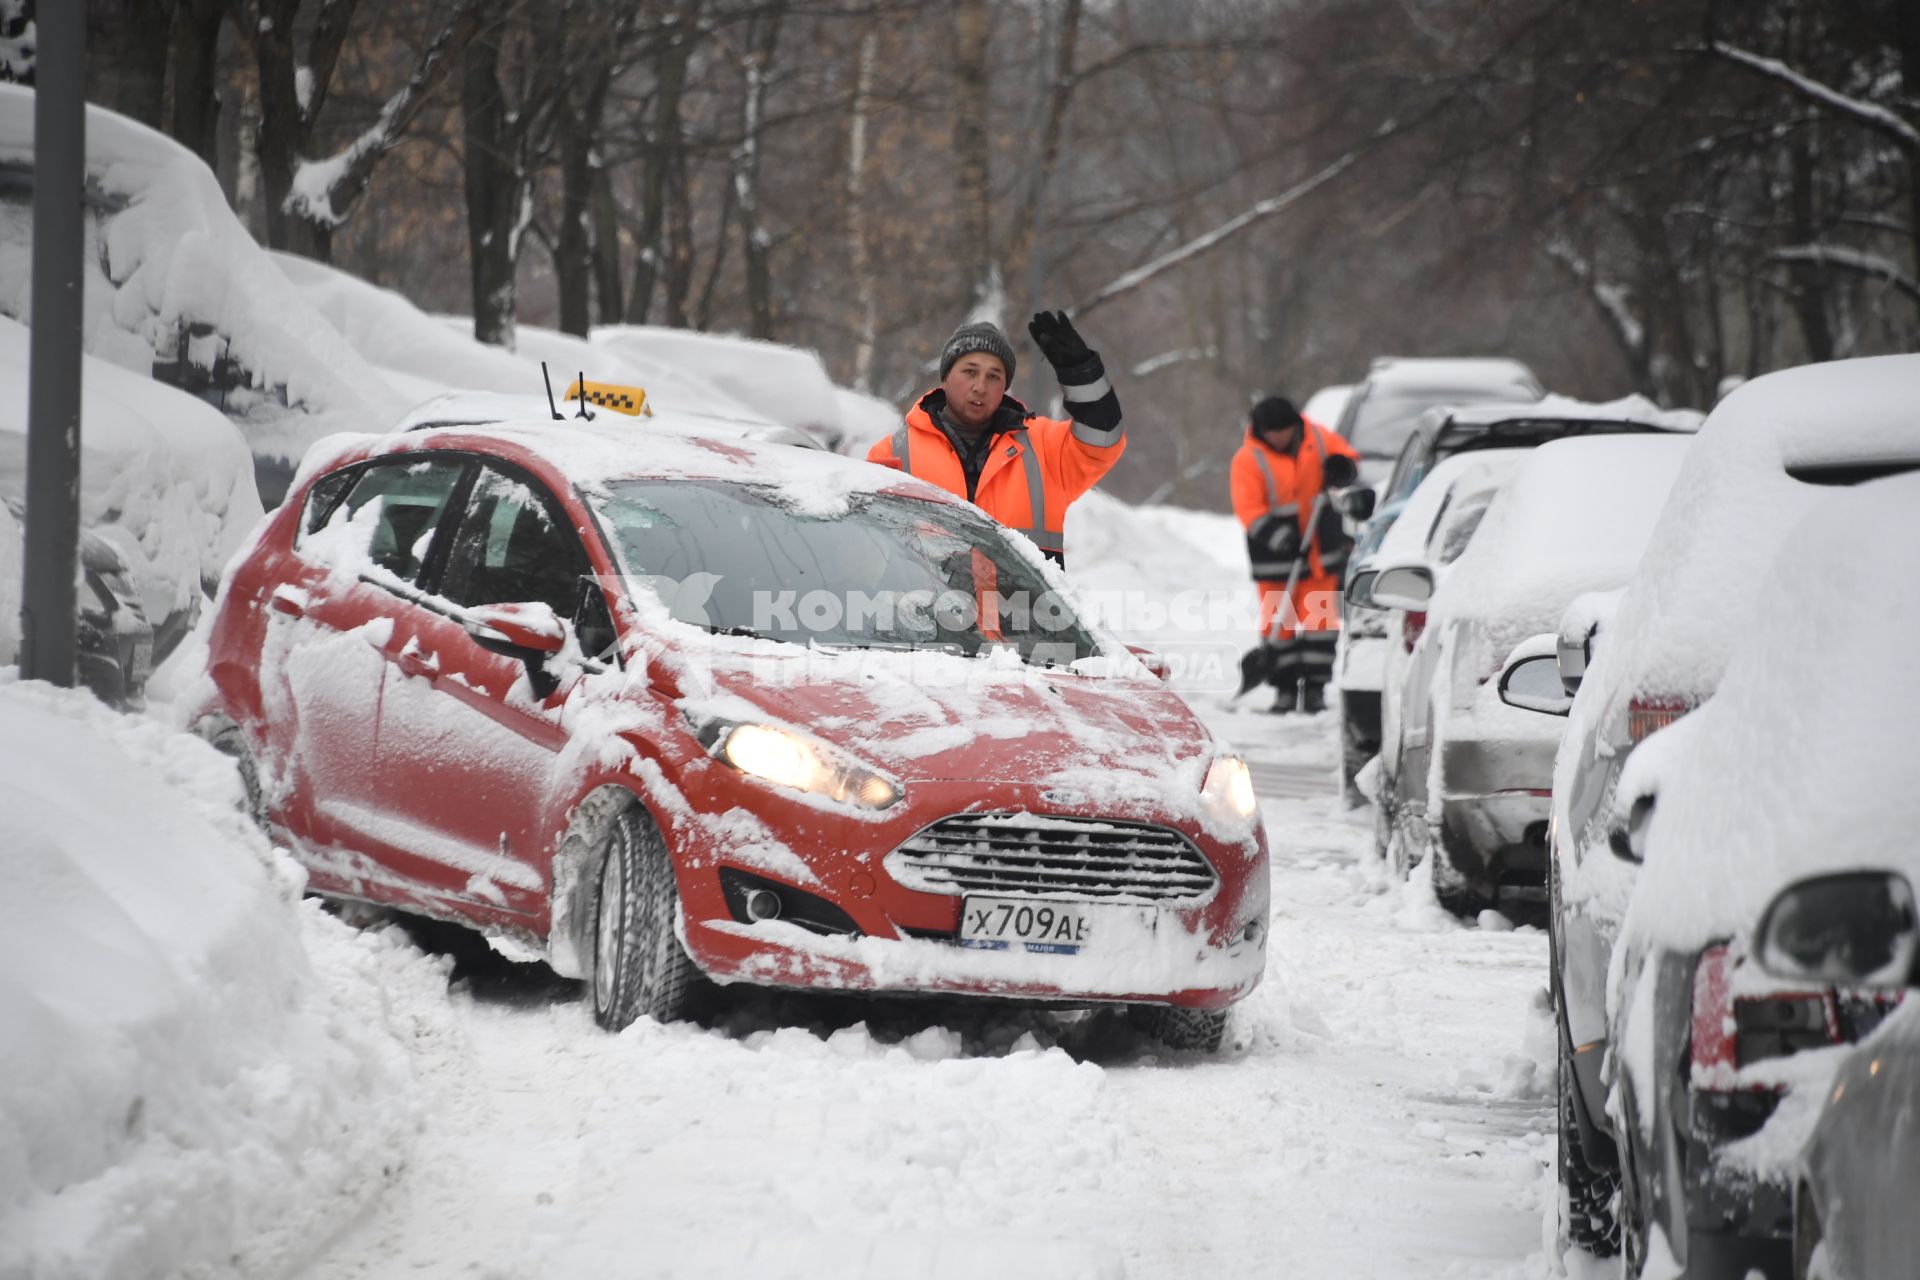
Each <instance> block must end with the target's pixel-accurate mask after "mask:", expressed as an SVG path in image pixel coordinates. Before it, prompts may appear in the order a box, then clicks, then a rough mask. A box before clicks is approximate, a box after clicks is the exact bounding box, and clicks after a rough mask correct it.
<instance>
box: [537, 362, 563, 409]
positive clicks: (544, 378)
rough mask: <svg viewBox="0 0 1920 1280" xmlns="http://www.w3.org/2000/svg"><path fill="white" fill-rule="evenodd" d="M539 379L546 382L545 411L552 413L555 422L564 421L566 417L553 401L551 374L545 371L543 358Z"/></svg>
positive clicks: (545, 365) (545, 366)
mask: <svg viewBox="0 0 1920 1280" xmlns="http://www.w3.org/2000/svg"><path fill="white" fill-rule="evenodd" d="M540 381H542V382H544V383H546V384H547V412H548V413H550V414H552V415H553V420H554V421H555V422H565V421H566V419H565V418H563V417H562V416H561V415H560V410H559V408H558V406H556V405H555V404H554V403H553V375H551V374H549V373H548V372H547V362H546V361H545V360H542V361H541V362H540Z"/></svg>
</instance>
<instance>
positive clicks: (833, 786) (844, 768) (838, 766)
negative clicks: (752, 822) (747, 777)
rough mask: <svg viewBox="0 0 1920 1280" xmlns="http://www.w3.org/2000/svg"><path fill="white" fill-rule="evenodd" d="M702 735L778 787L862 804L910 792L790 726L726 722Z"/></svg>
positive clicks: (887, 801) (873, 805) (716, 750)
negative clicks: (780, 726) (783, 727)
mask: <svg viewBox="0 0 1920 1280" xmlns="http://www.w3.org/2000/svg"><path fill="white" fill-rule="evenodd" d="M701 736H702V738H703V739H705V740H706V741H707V749H708V750H709V751H711V752H713V754H714V755H715V756H716V757H718V758H719V759H721V760H724V761H726V762H727V763H728V764H730V765H732V766H733V767H734V768H736V769H738V770H740V772H742V773H749V774H752V775H753V776H754V777H756V778H759V779H761V780H762V781H764V782H771V783H773V784H774V785H775V786H779V787H791V788H793V789H794V790H795V791H810V792H812V793H813V794H814V795H819V796H825V797H827V798H828V799H829V800H833V801H836V802H838V803H840V804H850V805H853V806H854V807H856V808H860V809H884V808H886V807H887V806H888V805H891V804H894V803H895V802H897V801H898V800H899V799H900V797H901V796H902V795H904V794H906V793H905V791H904V790H903V789H902V788H901V786H900V784H899V783H897V782H895V781H894V780H893V779H891V778H889V777H886V776H885V775H883V774H881V773H878V772H876V771H875V770H872V769H869V768H867V767H866V766H865V765H862V764H860V763H859V762H858V761H856V760H854V759H852V758H851V757H849V756H846V755H844V754H843V753H841V752H839V751H836V750H835V749H834V748H832V747H829V746H828V745H826V744H825V743H823V742H816V741H814V740H813V739H811V738H807V737H803V736H802V735H800V734H797V733H795V732H793V731H792V730H791V729H782V728H779V727H778V726H776V725H770V724H726V723H721V724H718V725H715V726H713V727H712V729H710V730H709V731H708V733H705V734H702V735H701Z"/></svg>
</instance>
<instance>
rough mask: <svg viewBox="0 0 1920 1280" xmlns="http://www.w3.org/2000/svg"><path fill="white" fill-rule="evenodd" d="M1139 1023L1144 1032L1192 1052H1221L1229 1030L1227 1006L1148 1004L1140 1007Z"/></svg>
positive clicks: (1177, 1047)
mask: <svg viewBox="0 0 1920 1280" xmlns="http://www.w3.org/2000/svg"><path fill="white" fill-rule="evenodd" d="M1135 1022H1136V1025H1137V1026H1139V1028H1140V1029H1141V1030H1142V1031H1143V1032H1145V1033H1146V1034H1147V1035H1149V1036H1151V1037H1152V1038H1153V1039H1155V1040H1158V1041H1159V1042H1160V1043H1161V1044H1163V1045H1165V1046H1166V1047H1167V1048H1169V1049H1179V1050H1182V1051H1184V1052H1188V1053H1218V1052H1219V1051H1220V1044H1221V1042H1222V1041H1223V1040H1225V1039H1226V1033H1227V1011H1226V1010H1225V1009H1183V1008H1180V1007H1178V1006H1176V1005H1167V1004H1156V1005H1145V1006H1141V1007H1139V1008H1137V1009H1136V1011H1135Z"/></svg>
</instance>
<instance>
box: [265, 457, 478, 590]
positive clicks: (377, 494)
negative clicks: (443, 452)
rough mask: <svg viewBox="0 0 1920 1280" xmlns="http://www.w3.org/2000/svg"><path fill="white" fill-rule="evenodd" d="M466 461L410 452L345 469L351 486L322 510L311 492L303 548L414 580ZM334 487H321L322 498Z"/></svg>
mask: <svg viewBox="0 0 1920 1280" xmlns="http://www.w3.org/2000/svg"><path fill="white" fill-rule="evenodd" d="M466 467H467V464H466V461H465V459H462V458H424V459H423V458H406V459H395V460H392V461H387V462H378V463H375V464H373V465H372V466H369V467H364V468H361V469H360V470H359V471H357V472H350V473H347V474H349V475H351V476H352V477H353V483H352V487H351V488H350V489H349V490H347V492H346V496H345V498H344V499H336V500H335V501H334V502H333V504H332V509H331V510H328V511H326V512H325V513H324V515H323V514H322V513H321V511H320V509H319V508H317V507H316V506H314V505H313V501H314V500H313V498H312V497H310V498H309V507H308V519H309V520H310V521H311V522H312V523H311V525H310V526H309V527H308V532H307V533H306V535H305V536H304V538H303V539H302V549H303V550H305V551H307V552H309V553H310V554H315V555H318V556H319V557H321V558H323V559H326V560H328V561H331V562H332V563H334V564H336V565H338V566H340V567H341V568H345V569H351V570H355V571H358V572H366V571H367V569H369V568H373V569H377V570H383V571H384V572H385V573H387V574H390V575H391V576H393V577H395V578H398V579H399V580H400V581H401V582H405V583H411V582H414V581H415V580H416V579H417V578H418V577H419V575H420V569H421V567H422V566H423V565H424V564H425V563H426V559H427V551H428V549H429V548H430V547H431V546H432V545H433V535H434V531H435V530H436V529H437V528H438V527H439V524H440V515H441V512H443V511H444V510H445V509H446V506H447V500H448V498H450V497H451V496H452V495H453V491H454V488H455V487H456V486H457V485H458V484H459V483H460V478H461V476H462V475H463V474H464V473H465V471H466ZM331 479H332V478H331V477H329V480H331ZM323 483H324V482H323ZM317 487H318V486H316V488H317ZM330 492H331V488H330V487H329V489H328V490H326V491H323V492H322V493H321V495H320V498H321V500H324V499H325V498H326V497H327V496H328V494H329V493H330Z"/></svg>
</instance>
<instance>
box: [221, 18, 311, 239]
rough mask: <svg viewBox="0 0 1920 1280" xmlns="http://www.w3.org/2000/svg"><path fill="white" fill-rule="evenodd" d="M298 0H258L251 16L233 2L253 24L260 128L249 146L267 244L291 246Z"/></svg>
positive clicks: (302, 132)
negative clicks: (255, 160)
mask: <svg viewBox="0 0 1920 1280" xmlns="http://www.w3.org/2000/svg"><path fill="white" fill-rule="evenodd" d="M298 7H299V0H262V3H261V4H260V6H259V9H258V12H257V14H255V12H254V11H253V10H252V9H251V6H248V5H246V4H242V3H238V0H236V14H237V16H238V18H239V20H240V22H241V23H242V24H243V29H244V24H245V23H247V22H252V23H253V30H252V31H251V32H250V33H249V34H250V35H251V37H252V40H253V57H254V63H255V68H256V73H257V78H258V81H259V88H260V128H259V131H258V133H257V134H256V135H255V142H254V146H255V149H256V150H257V152H258V154H259V156H260V185H261V187H262V188H263V189H264V193H265V196H266V215H267V245H268V247H269V248H273V249H291V248H293V247H294V246H293V243H292V240H293V234H294V224H295V219H293V218H292V217H290V216H289V215H288V213H287V196H288V195H290V194H291V193H292V191H293V172H294V167H295V166H296V165H297V164H298V163H299V159H300V143H301V141H302V139H303V138H304V137H305V136H306V125H305V122H304V121H303V119H302V113H301V110H300V98H299V94H298V91H297V90H296V88H295V84H296V79H295V77H296V72H297V63H296V60H295V57H294V51H293V17H294V13H295V11H296V10H297V9H298Z"/></svg>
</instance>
